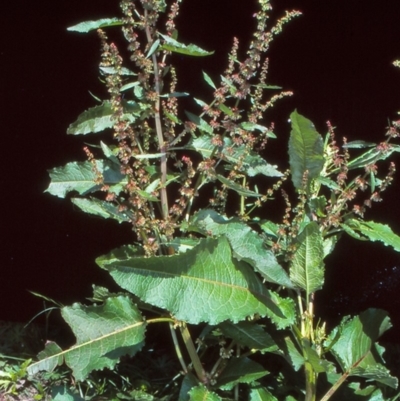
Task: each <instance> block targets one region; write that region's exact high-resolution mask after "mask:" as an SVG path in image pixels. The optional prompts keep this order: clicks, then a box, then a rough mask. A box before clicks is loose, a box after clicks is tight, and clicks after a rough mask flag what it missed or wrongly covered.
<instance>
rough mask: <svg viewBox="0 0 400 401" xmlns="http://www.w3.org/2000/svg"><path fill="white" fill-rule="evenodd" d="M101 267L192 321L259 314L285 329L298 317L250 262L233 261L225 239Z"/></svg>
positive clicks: (109, 258) (108, 260)
mask: <svg viewBox="0 0 400 401" xmlns="http://www.w3.org/2000/svg"><path fill="white" fill-rule="evenodd" d="M96 263H97V264H98V265H99V266H100V267H102V268H103V269H105V270H108V271H109V273H110V274H111V276H112V277H113V279H114V280H115V281H116V282H117V284H119V285H120V286H121V287H122V288H124V289H125V290H127V291H129V292H131V293H133V294H135V295H136V296H138V297H139V298H140V299H141V300H142V301H144V302H147V303H149V304H151V305H155V306H157V307H159V308H162V309H166V310H168V311H169V312H170V313H172V314H173V315H174V316H175V317H176V318H177V319H178V320H183V321H186V322H188V323H193V324H198V323H200V322H208V323H210V324H218V323H220V322H222V321H224V320H228V319H229V320H232V321H233V322H239V321H241V320H244V319H245V318H246V317H247V316H250V315H253V314H255V313H258V314H259V315H261V316H268V317H270V318H271V320H272V321H273V322H274V323H275V324H277V326H278V327H286V326H287V325H289V324H290V323H291V322H293V319H294V307H293V302H292V301H291V300H290V299H282V298H279V297H278V296H277V295H276V294H275V293H273V292H272V291H269V290H268V289H267V288H266V287H265V286H264V285H263V284H262V283H261V281H260V279H259V278H258V276H257V275H256V274H255V273H254V272H253V271H252V269H251V267H250V266H249V265H248V264H247V263H245V262H239V261H237V260H235V259H233V258H232V253H231V248H230V246H229V243H228V240H227V239H226V238H225V237H220V238H218V239H213V238H206V239H203V240H200V242H199V244H198V245H197V246H196V247H194V248H193V249H189V250H187V251H186V252H185V253H183V254H180V255H173V256H158V257H151V258H143V257H136V258H135V257H133V258H132V257H122V258H120V259H118V258H116V256H115V255H114V254H111V255H105V256H102V257H100V258H98V259H97V260H96Z"/></svg>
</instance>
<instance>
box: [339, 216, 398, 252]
mask: <svg viewBox="0 0 400 401" xmlns="http://www.w3.org/2000/svg"><path fill="white" fill-rule="evenodd" d="M343 226H347V227H348V228H350V229H351V230H353V231H356V232H359V233H361V234H362V235H364V236H366V237H367V238H368V239H369V240H370V241H380V242H383V243H384V244H385V245H386V246H392V247H393V248H394V250H395V251H397V252H400V237H399V236H398V235H396V234H395V233H394V232H393V231H392V229H391V228H390V227H389V226H387V225H386V224H381V223H375V222H373V221H361V220H358V219H349V220H347V221H346V224H345V225H343ZM344 228H346V227H344Z"/></svg>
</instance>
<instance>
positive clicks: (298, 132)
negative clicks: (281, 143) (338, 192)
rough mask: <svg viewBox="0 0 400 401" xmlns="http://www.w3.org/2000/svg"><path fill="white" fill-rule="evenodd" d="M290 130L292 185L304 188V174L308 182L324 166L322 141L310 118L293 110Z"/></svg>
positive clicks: (317, 174) (316, 175) (315, 176)
mask: <svg viewBox="0 0 400 401" xmlns="http://www.w3.org/2000/svg"><path fill="white" fill-rule="evenodd" d="M290 120H291V124H292V131H291V133H290V140H289V163H290V171H291V174H292V181H293V185H294V186H295V188H296V189H304V188H303V187H304V175H305V174H306V173H307V177H308V183H309V182H310V180H312V179H315V178H317V177H318V176H319V173H320V172H321V170H322V168H323V166H324V143H323V139H322V136H321V135H320V134H318V132H317V131H316V130H315V128H314V125H313V124H312V122H311V121H310V120H308V119H307V118H305V117H303V116H302V115H300V114H298V113H297V111H294V112H293V113H292V114H291V115H290Z"/></svg>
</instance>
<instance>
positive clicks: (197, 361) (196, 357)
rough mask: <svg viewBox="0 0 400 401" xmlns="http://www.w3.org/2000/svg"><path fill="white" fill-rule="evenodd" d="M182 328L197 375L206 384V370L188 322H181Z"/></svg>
mask: <svg viewBox="0 0 400 401" xmlns="http://www.w3.org/2000/svg"><path fill="white" fill-rule="evenodd" d="M180 330H181V334H182V338H183V341H184V343H185V346H186V349H187V351H188V354H189V356H190V359H191V361H192V363H193V368H194V370H195V372H196V374H197V377H198V378H199V380H200V381H201V383H204V384H206V383H207V377H206V372H205V371H204V369H203V365H202V364H201V361H200V358H199V355H198V354H197V352H196V347H195V346H194V344H193V341H192V337H191V336H190V333H189V330H188V328H187V326H186V323H184V322H181V326H180Z"/></svg>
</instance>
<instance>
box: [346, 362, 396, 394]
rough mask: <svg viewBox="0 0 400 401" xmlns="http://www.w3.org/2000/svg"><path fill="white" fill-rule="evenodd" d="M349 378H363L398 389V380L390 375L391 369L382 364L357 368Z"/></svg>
mask: <svg viewBox="0 0 400 401" xmlns="http://www.w3.org/2000/svg"><path fill="white" fill-rule="evenodd" d="M349 376H358V377H363V378H365V379H368V380H376V381H378V382H380V383H382V384H385V385H386V386H389V387H392V388H395V389H397V385H398V379H397V378H396V377H393V376H391V375H390V371H389V369H387V368H386V367H385V366H383V365H381V364H375V365H368V366H366V367H361V366H357V367H355V368H354V369H352V370H351V373H350V375H349Z"/></svg>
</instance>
